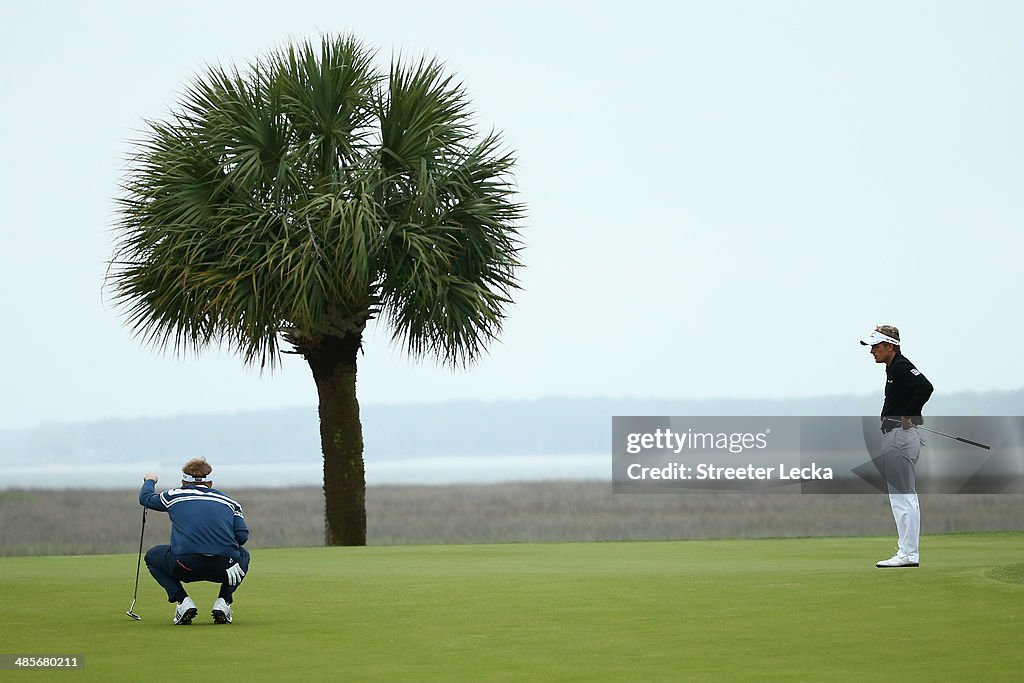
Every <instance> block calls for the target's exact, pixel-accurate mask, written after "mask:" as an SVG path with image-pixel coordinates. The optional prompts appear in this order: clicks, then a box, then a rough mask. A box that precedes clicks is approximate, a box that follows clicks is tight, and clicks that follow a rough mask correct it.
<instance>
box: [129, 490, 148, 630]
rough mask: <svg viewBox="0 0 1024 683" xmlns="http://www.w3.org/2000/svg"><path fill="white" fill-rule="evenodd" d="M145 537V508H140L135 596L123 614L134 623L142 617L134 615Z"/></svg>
mask: <svg viewBox="0 0 1024 683" xmlns="http://www.w3.org/2000/svg"><path fill="white" fill-rule="evenodd" d="M145 535H146V508H142V533H141V534H139V563H138V564H137V565H136V567H135V595H133V596H132V606H131V607H129V608H128V611H127V612H125V614H127V615H128V616H130V617H131V618H132V619H134V620H135V621H142V617H140V616H139V615H138V614H136V613H135V601H136V600H138V599H139V570H140V569H142V539H143V537H144V536H145Z"/></svg>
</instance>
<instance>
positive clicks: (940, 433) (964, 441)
mask: <svg viewBox="0 0 1024 683" xmlns="http://www.w3.org/2000/svg"><path fill="white" fill-rule="evenodd" d="M885 421H886V422H899V421H900V420H899V418H896V417H887V418H885ZM915 426H916V427H917V428H918V429H920V430H922V431H925V432H931V433H932V434H938V435H939V436H944V437H946V438H947V439H953V440H954V441H959V442H961V443H965V444H969V445H971V446H977V447H978V448H984V449H985V450H986V451H990V450H992V447H991V446H988V445H986V444H983V443H978V442H977V441H971V440H970V439H965V438H963V437H962V436H954V435H953V434H945V433H943V432H937V431H935V430H934V429H928V428H927V427H922V426H921V425H915Z"/></svg>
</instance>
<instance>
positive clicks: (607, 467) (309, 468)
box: [0, 454, 612, 490]
mask: <svg viewBox="0 0 1024 683" xmlns="http://www.w3.org/2000/svg"><path fill="white" fill-rule="evenodd" d="M214 465H215V470H214V473H213V475H214V477H213V478H214V483H215V484H216V486H217V487H218V488H224V489H225V490H231V489H236V488H242V487H257V486H270V487H284V486H320V485H321V484H322V483H323V466H322V464H321V463H319V462H317V463H286V464H285V463H282V464H258V465H216V463H214ZM178 467H180V463H175V464H164V463H155V462H150V463H132V464H109V465H104V466H103V468H102V470H101V469H100V468H99V467H97V466H92V465H89V466H82V465H67V466H65V465H48V466H37V467H5V468H0V490H2V489H12V488H52V489H70V488H86V489H89V488H105V489H120V488H134V487H135V486H137V485H139V484H140V483H141V482H142V477H143V475H145V474H146V473H148V472H155V473H156V474H157V475H158V476H159V477H160V484H158V488H162V487H163V486H164V485H167V486H170V484H172V483H174V482H175V481H176V477H177V475H178V473H179V471H180V470H178ZM611 469H612V463H611V456H610V455H607V454H605V455H518V456H486V457H438V458H412V459H407V460H387V461H380V462H374V461H372V460H370V461H368V462H367V463H366V483H367V484H368V485H371V486H375V485H384V484H430V485H439V484H496V483H501V482H508V481H541V480H550V479H570V480H584V479H589V480H595V479H596V480H608V481H609V482H610V479H611Z"/></svg>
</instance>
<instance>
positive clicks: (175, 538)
mask: <svg viewBox="0 0 1024 683" xmlns="http://www.w3.org/2000/svg"><path fill="white" fill-rule="evenodd" d="M155 489H156V482H155V481H153V480H152V479H149V480H146V481H144V482H142V489H141V490H140V491H139V503H141V504H142V505H145V506H146V507H147V508H149V509H150V510H157V511H159V512H166V513H167V515H168V516H169V517H170V518H171V552H173V553H174V554H175V556H181V555H192V554H200V553H201V554H204V555H221V556H223V557H230V558H233V559H235V560H238V559H240V555H239V552H238V548H239V546H242V545H245V542H246V541H247V540H249V529H248V527H246V526H245V517H243V516H242V506H241V505H239V504H238V503H237V502H235V501H234V500H232V499H231V498H230V497H228V496H226V495H224V494H223V493H221V492H220V491H218V490H217V489H212V488H210V487H208V486H202V485H199V486H196V485H195V484H183V485H182V486H181V487H180V488H176V489H170V490H168V491H164V492H163V493H156V490H155Z"/></svg>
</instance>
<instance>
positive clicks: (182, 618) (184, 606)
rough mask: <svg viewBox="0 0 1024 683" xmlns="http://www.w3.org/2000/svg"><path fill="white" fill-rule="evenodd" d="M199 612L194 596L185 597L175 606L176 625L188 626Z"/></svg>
mask: <svg viewBox="0 0 1024 683" xmlns="http://www.w3.org/2000/svg"><path fill="white" fill-rule="evenodd" d="M198 613H199V610H197V609H196V603H194V602H192V598H185V599H184V600H182V601H181V602H179V603H178V606H177V607H175V608H174V625H175V626H188V625H189V624H191V623H192V619H194V618H195V616H196V614H198Z"/></svg>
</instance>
